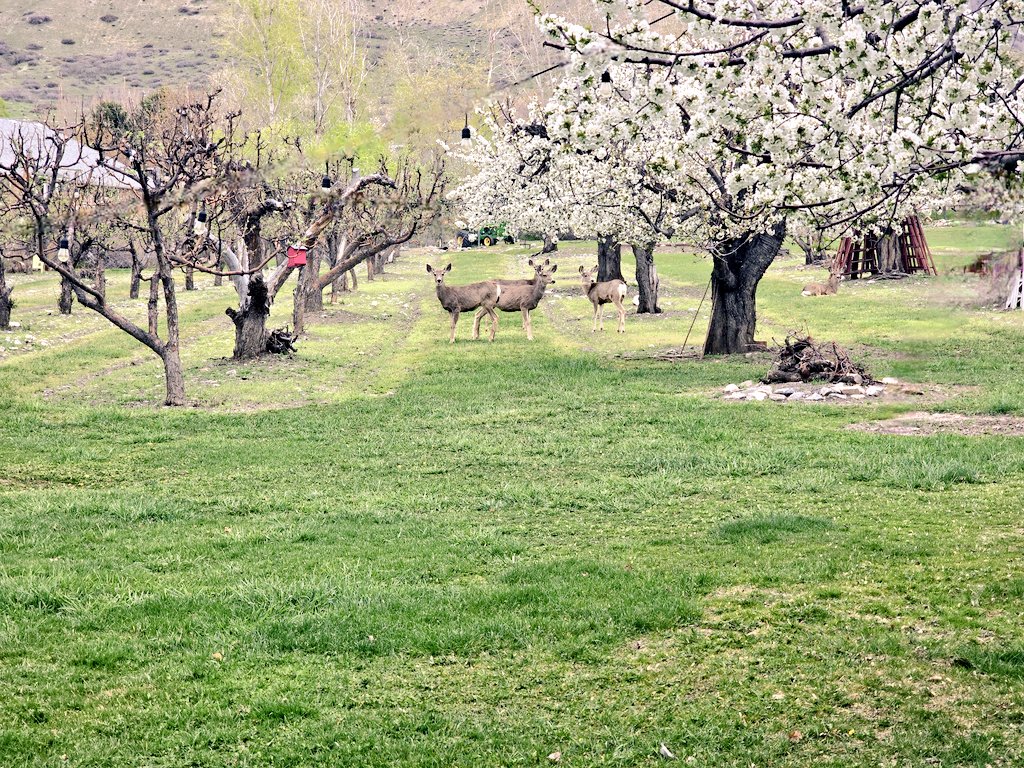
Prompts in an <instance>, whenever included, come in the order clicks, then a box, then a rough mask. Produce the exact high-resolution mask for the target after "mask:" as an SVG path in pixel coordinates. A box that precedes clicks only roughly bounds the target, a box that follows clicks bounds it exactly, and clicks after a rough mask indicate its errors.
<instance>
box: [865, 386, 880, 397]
mask: <svg viewBox="0 0 1024 768" xmlns="http://www.w3.org/2000/svg"><path fill="white" fill-rule="evenodd" d="M883 392H885V387H879V386H877V385H875V386H871V387H868V388H867V389H865V390H864V394H865V395H867V396H868V397H878V396H879V395H880V394H882V393H883Z"/></svg>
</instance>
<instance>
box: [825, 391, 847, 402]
mask: <svg viewBox="0 0 1024 768" xmlns="http://www.w3.org/2000/svg"><path fill="white" fill-rule="evenodd" d="M828 396H829V397H831V398H834V399H836V400H846V399H848V397H847V395H844V394H843V393H842V392H830V393H829V395H828Z"/></svg>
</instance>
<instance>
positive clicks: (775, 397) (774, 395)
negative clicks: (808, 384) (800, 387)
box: [768, 392, 786, 403]
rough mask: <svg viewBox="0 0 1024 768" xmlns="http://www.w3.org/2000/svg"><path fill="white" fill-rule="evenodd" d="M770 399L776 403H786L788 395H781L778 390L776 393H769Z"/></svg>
mask: <svg viewBox="0 0 1024 768" xmlns="http://www.w3.org/2000/svg"><path fill="white" fill-rule="evenodd" d="M768 399H769V400H774V401H775V402H776V403H784V402H786V396H785V395H780V394H779V393H778V392H774V393H772V394H770V395H768Z"/></svg>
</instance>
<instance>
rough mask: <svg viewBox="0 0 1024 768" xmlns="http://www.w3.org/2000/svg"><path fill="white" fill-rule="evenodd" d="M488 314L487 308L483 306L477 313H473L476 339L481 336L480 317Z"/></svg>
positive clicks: (474, 336)
mask: <svg viewBox="0 0 1024 768" xmlns="http://www.w3.org/2000/svg"><path fill="white" fill-rule="evenodd" d="M486 314H487V310H486V309H484V308H483V307H481V308H480V309H478V310H477V311H476V314H475V315H473V338H474V339H479V338H480V319H481V318H482V317H483V316H484V315H486Z"/></svg>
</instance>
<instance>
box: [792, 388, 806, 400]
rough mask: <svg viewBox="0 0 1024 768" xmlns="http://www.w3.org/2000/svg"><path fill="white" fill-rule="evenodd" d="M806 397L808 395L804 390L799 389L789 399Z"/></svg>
mask: <svg viewBox="0 0 1024 768" xmlns="http://www.w3.org/2000/svg"><path fill="white" fill-rule="evenodd" d="M805 397H806V395H805V394H804V393H803V392H800V391H799V390H798V391H796V392H793V394H791V395H790V396H789V398H788V399H789V400H803V399H804V398H805Z"/></svg>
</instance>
